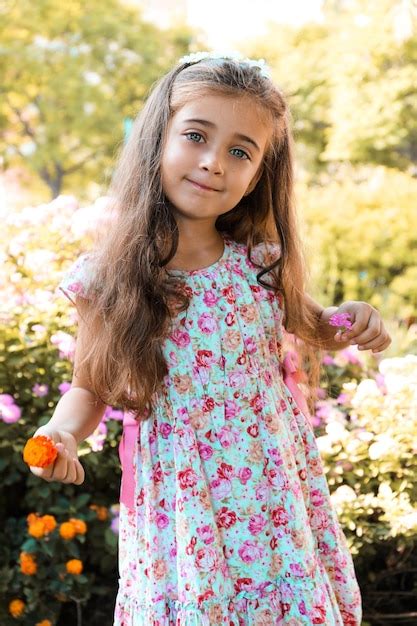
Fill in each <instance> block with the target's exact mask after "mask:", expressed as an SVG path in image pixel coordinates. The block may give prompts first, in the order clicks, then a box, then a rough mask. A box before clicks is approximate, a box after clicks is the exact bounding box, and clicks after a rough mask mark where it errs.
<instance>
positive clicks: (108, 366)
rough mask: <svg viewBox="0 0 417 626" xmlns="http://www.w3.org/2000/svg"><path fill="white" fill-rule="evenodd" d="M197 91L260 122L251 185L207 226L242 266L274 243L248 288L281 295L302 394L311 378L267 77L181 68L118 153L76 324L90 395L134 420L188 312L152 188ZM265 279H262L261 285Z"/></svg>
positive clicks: (173, 233)
mask: <svg viewBox="0 0 417 626" xmlns="http://www.w3.org/2000/svg"><path fill="white" fill-rule="evenodd" d="M207 93H210V94H216V95H222V96H226V97H231V98H238V97H245V98H250V99H253V102H254V104H256V106H257V107H258V108H259V111H260V112H261V113H264V114H265V115H266V116H267V119H268V120H269V122H270V125H271V129H272V132H271V137H270V141H269V145H268V146H267V149H266V152H265V155H264V159H263V165H262V171H261V175H260V178H259V181H258V182H257V184H256V186H255V188H254V189H253V190H252V192H251V193H249V194H248V195H246V196H244V197H243V198H242V199H241V200H240V202H239V203H238V204H237V205H236V206H235V207H234V208H233V209H232V210H230V211H229V212H227V213H225V214H224V215H221V216H219V217H218V219H217V222H216V227H217V229H218V230H219V231H220V232H222V233H225V234H228V235H229V236H230V237H231V238H232V239H233V240H235V241H237V242H240V243H244V244H246V245H247V248H248V256H249V258H250V259H251V253H252V249H253V247H254V246H255V245H257V244H259V243H261V242H276V243H278V244H279V245H280V248H281V256H280V258H279V259H278V260H276V261H275V262H273V263H271V264H270V265H267V266H265V267H261V266H259V265H258V266H257V267H258V268H259V273H258V275H257V278H258V282H259V283H260V284H262V285H263V286H265V287H266V288H272V289H273V290H274V291H276V292H277V293H281V294H282V297H283V301H284V324H285V328H286V330H287V331H289V332H294V331H296V333H297V336H298V337H299V338H300V339H301V340H302V343H301V348H300V349H301V352H302V354H303V356H304V364H305V366H306V367H307V369H308V371H309V375H310V383H311V387H312V388H315V386H316V384H317V380H318V371H319V365H318V358H317V355H315V354H314V351H313V349H312V348H311V347H310V346H309V342H312V341H314V342H315V343H316V344H317V337H316V336H315V329H316V326H317V319H316V317H315V316H314V314H313V313H312V312H311V311H310V310H309V309H308V307H306V306H305V302H304V294H305V282H306V263H305V259H304V253H303V250H302V246H301V243H300V240H299V234H298V231H299V229H298V226H297V217H296V211H295V204H294V197H293V196H294V191H293V187H294V184H293V156H292V154H293V152H292V135H291V130H290V113H289V109H288V106H287V103H286V100H285V98H284V96H283V94H282V93H281V91H280V90H279V89H278V88H277V87H276V86H275V85H274V84H273V82H272V81H271V80H270V79H268V78H265V77H264V76H262V75H261V73H260V72H259V70H258V69H257V68H254V67H251V66H250V65H248V64H245V63H239V62H237V61H234V60H226V59H224V60H222V61H221V62H219V61H218V60H216V61H215V62H214V61H212V62H210V61H209V60H204V61H200V62H197V63H191V64H189V63H183V64H181V65H178V66H177V67H175V68H174V69H172V70H171V71H170V72H169V73H168V74H166V75H165V76H164V77H163V78H162V79H161V80H160V81H159V82H158V83H157V84H156V85H155V86H154V88H153V90H152V92H151V94H150V96H149V98H148V100H147V101H146V103H145V105H144V107H143V109H142V110H141V111H140V113H139V114H138V116H137V118H136V120H135V122H134V125H133V128H132V132H131V134H130V137H129V140H128V141H127V143H126V145H125V146H124V147H123V149H122V151H121V154H120V158H119V162H118V165H117V167H116V169H115V173H114V176H113V179H112V182H111V186H110V192H109V195H110V197H111V198H112V214H113V221H112V225H111V228H109V229H108V232H107V233H105V234H104V235H103V234H102V235H101V236H100V237H98V239H97V243H96V249H95V255H94V259H95V282H96V285H97V289H96V290H95V299H94V306H92V307H90V310H89V311H88V313H87V319H86V320H85V321H86V322H87V327H90V328H91V329H92V332H91V336H90V338H89V342H88V345H89V350H88V353H87V355H86V356H85V359H84V361H83V365H84V366H85V367H86V371H87V374H88V377H89V380H90V384H91V388H92V390H93V391H94V393H96V395H97V396H98V397H99V398H100V399H101V400H102V401H103V402H105V403H106V404H110V405H113V406H118V407H121V408H123V409H125V410H129V411H132V412H133V413H134V414H135V415H136V417H137V419H139V420H144V419H147V418H148V417H149V415H150V414H151V412H152V408H153V405H154V400H155V397H156V394H157V393H158V392H159V391H160V390H161V387H162V384H163V380H164V377H165V376H166V374H167V373H168V370H167V364H166V362H165V359H164V355H163V351H162V342H163V340H164V338H165V337H166V336H167V334H168V333H169V330H170V324H171V320H172V317H173V315H175V314H176V313H177V312H178V311H179V310H184V309H185V308H186V307H187V305H188V297H187V295H186V292H185V291H184V289H183V288H182V287H183V286H182V285H181V283H179V282H178V280H179V279H178V278H174V277H173V276H172V275H171V276H170V275H169V273H168V272H167V271H166V265H167V263H169V261H170V260H171V259H172V258H173V257H174V255H175V253H176V250H177V247H178V239H179V235H178V227H177V224H176V221H175V219H174V216H173V212H172V210H171V206H170V203H169V201H168V199H167V198H166V197H165V195H164V190H163V188H162V183H161V173H160V169H161V167H160V165H161V158H162V152H163V148H164V141H165V137H166V133H167V127H168V123H169V120H170V118H171V117H172V115H173V114H174V113H175V112H176V111H178V110H179V109H180V108H181V107H182V106H183V105H184V104H185V103H186V102H189V101H190V99H193V98H197V97H201V96H202V95H205V94H207ZM251 260H252V259H251ZM266 274H269V276H270V277H272V281H271V280H265V279H264V277H265V275H266ZM268 278H269V277H268ZM173 303H176V304H175V306H173ZM89 317H90V319H88V318H89ZM93 318H94V319H93ZM97 320H98V323H99V327H97ZM88 322H91V324H90V325H89V324H88Z"/></svg>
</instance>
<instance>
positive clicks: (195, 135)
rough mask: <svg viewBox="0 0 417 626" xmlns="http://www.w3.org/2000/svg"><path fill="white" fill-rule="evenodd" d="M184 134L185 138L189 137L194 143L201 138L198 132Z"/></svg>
mask: <svg viewBox="0 0 417 626" xmlns="http://www.w3.org/2000/svg"><path fill="white" fill-rule="evenodd" d="M185 136H186V137H187V139H189V140H190V141H194V142H195V143H199V142H200V139H202V138H203V136H202V135H200V133H186V134H185Z"/></svg>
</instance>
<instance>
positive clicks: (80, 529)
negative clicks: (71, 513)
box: [70, 517, 87, 535]
mask: <svg viewBox="0 0 417 626" xmlns="http://www.w3.org/2000/svg"><path fill="white" fill-rule="evenodd" d="M70 522H71V524H73V525H74V528H75V532H76V533H77V535H85V533H86V532H87V524H86V523H85V522H84V520H82V519H76V518H75V517H71V518H70Z"/></svg>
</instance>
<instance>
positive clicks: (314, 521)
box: [310, 509, 329, 531]
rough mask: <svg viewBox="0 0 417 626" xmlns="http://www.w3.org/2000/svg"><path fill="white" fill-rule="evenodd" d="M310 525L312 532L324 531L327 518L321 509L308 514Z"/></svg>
mask: <svg viewBox="0 0 417 626" xmlns="http://www.w3.org/2000/svg"><path fill="white" fill-rule="evenodd" d="M310 525H311V528H312V529H313V530H316V531H317V530H324V529H325V528H327V527H328V526H329V518H328V514H327V513H326V511H324V510H323V509H313V510H312V511H311V512H310Z"/></svg>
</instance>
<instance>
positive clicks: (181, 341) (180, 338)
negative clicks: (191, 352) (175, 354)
mask: <svg viewBox="0 0 417 626" xmlns="http://www.w3.org/2000/svg"><path fill="white" fill-rule="evenodd" d="M171 339H172V341H173V342H174V343H175V344H176V345H177V346H178V347H179V348H185V346H188V344H189V343H190V335H189V334H188V333H187V332H184V331H182V330H179V329H177V330H174V332H173V333H172V334H171Z"/></svg>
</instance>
